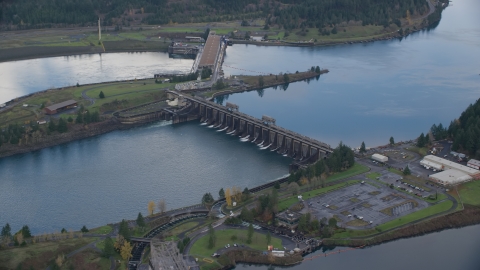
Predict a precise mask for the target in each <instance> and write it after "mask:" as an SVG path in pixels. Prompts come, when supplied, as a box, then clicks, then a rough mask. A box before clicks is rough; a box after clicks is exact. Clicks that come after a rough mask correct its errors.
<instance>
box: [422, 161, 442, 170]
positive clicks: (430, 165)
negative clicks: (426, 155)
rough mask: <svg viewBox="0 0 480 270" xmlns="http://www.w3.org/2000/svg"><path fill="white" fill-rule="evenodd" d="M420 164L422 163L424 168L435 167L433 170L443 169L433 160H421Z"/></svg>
mask: <svg viewBox="0 0 480 270" xmlns="http://www.w3.org/2000/svg"><path fill="white" fill-rule="evenodd" d="M420 165H422V166H423V167H425V168H426V169H430V168H431V169H435V170H438V171H441V170H443V166H442V165H441V164H438V163H435V162H430V161H428V160H421V161H420Z"/></svg>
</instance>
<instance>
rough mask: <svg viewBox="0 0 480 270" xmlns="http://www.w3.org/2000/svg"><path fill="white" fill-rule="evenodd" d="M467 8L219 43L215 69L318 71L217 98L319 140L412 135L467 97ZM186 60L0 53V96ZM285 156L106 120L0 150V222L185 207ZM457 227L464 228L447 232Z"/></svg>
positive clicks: (106, 218) (141, 72)
mask: <svg viewBox="0 0 480 270" xmlns="http://www.w3.org/2000/svg"><path fill="white" fill-rule="evenodd" d="M478 10H480V2H478V1H475V0H462V1H458V2H455V3H454V5H453V6H452V7H449V8H447V9H446V10H445V11H444V15H443V19H442V21H441V23H440V24H439V25H438V26H437V27H436V28H435V29H432V30H431V31H425V32H421V33H417V34H413V35H411V36H409V37H407V38H406V39H403V40H401V41H400V40H394V41H381V42H375V43H369V44H356V45H339V46H334V47H325V48H291V47H258V46H251V45H248V46H247V45H234V46H232V47H229V48H228V50H227V57H226V59H225V71H226V72H227V74H237V73H245V74H246V73H249V72H247V71H244V70H251V71H257V72H267V73H279V72H287V71H290V72H293V71H296V70H305V69H307V68H309V67H310V66H312V65H315V66H316V65H319V66H320V67H322V68H328V69H329V70H330V73H328V74H325V75H322V76H321V77H320V79H319V80H318V81H317V80H313V81H310V82H309V83H307V82H301V83H295V84H290V85H289V86H288V88H287V89H286V90H284V89H277V90H274V89H271V88H270V89H264V90H263V91H253V92H249V93H242V94H234V95H231V96H228V97H225V98H228V101H231V102H234V103H236V104H238V105H240V110H241V111H242V112H245V113H249V114H252V115H254V116H257V117H261V115H262V114H266V115H269V116H272V117H274V118H276V119H277V123H278V124H279V125H281V126H284V127H286V128H290V129H292V130H294V131H296V132H299V133H303V134H305V135H308V136H310V137H314V138H317V139H319V140H322V141H325V142H327V143H329V144H331V145H336V144H337V143H338V142H339V141H340V140H343V141H344V142H346V143H347V144H349V145H351V146H358V145H360V143H361V141H365V142H366V143H367V146H370V145H378V144H383V143H386V142H388V138H389V137H390V136H394V137H395V138H396V140H397V141H398V140H403V139H410V138H414V137H415V136H417V135H419V133H420V132H426V131H427V130H428V128H429V127H430V126H431V125H432V124H433V123H439V122H442V123H443V124H447V125H448V123H449V121H450V120H452V119H453V118H455V117H458V115H459V113H460V112H461V111H462V110H464V109H465V107H466V106H468V104H470V103H472V102H474V101H475V100H476V99H477V98H479V96H480V87H479V86H480V76H479V73H480V69H479V66H478V63H480V53H479V52H480V23H479V22H480V17H479V16H477V12H478ZM191 65H192V60H185V59H169V58H168V56H167V55H166V54H163V53H113V54H102V55H96V54H95V55H86V56H76V57H75V56H73V57H54V58H43V59H35V60H26V61H16V62H7V63H0V103H1V102H4V101H8V100H10V99H12V98H15V97H18V96H21V95H24V94H28V93H32V92H35V91H40V90H44V89H47V88H50V87H62V86H65V85H73V84H76V83H77V82H79V83H81V84H85V83H93V82H101V81H112V80H121V79H133V78H143V77H151V76H152V75H153V74H155V73H163V72H166V73H170V72H178V73H180V72H188V70H189V69H190V68H191ZM227 66H228V67H227ZM230 67H234V68H237V69H233V68H230ZM239 69H242V70H243V71H242V70H239ZM25 71H28V76H25V75H24V72H25ZM288 163H289V160H288V159H286V158H283V157H279V156H277V155H274V154H272V153H270V152H266V151H261V150H259V149H258V147H256V146H255V145H253V144H248V143H241V142H239V140H238V138H234V137H231V136H228V135H225V134H224V133H218V132H215V131H214V130H211V129H207V128H206V127H204V126H200V125H198V123H187V124H181V125H175V126H172V125H166V126H165V125H161V124H158V123H157V124H152V125H148V126H145V127H141V128H135V129H131V130H127V131H116V132H112V133H109V134H106V135H102V136H98V137H94V138H89V139H85V140H81V141H77V142H72V143H68V144H65V145H60V146H57V147H52V148H49V149H44V150H41V151H36V152H33V153H29V154H24V155H17V156H14V157H9V158H4V159H0V207H1V209H2V210H1V211H0V224H4V223H6V222H9V223H10V224H11V225H12V227H13V230H17V229H19V228H20V227H21V226H22V225H24V224H28V225H29V226H30V228H31V229H32V231H33V232H34V233H43V232H52V231H54V230H60V229H61V228H66V229H70V228H71V229H79V228H80V227H81V226H82V225H87V227H94V226H100V225H102V224H105V223H108V222H116V221H119V220H121V219H122V218H128V219H134V218H135V217H136V214H137V213H138V212H139V211H142V212H143V213H144V214H145V213H146V210H147V203H148V201H149V200H154V201H158V200H160V199H162V198H163V199H165V200H166V201H167V205H168V208H172V207H181V206H187V205H190V204H194V203H198V202H199V201H200V198H201V196H202V195H203V194H204V193H205V192H211V193H212V194H214V196H215V197H216V196H217V192H218V190H219V189H220V188H221V187H224V188H225V187H230V186H232V185H236V186H239V187H241V188H243V187H245V186H248V187H253V186H257V185H259V184H263V183H265V182H268V181H271V180H273V179H275V178H278V177H281V176H283V175H285V174H286V173H287V171H288V167H287V164H288ZM472 228H478V227H472ZM459 231H464V229H462V230H455V231H454V232H459ZM433 235H437V234H433ZM427 237H431V236H427ZM467 238H468V237H467ZM415 239H417V238H415ZM418 239H425V238H424V237H420V238H418ZM402 241H410V240H402ZM415 241H417V240H415ZM418 241H421V240H418ZM395 243H397V242H394V243H392V244H395ZM399 243H400V242H399ZM389 245H390V244H389ZM382 246H383V245H382ZM380 250H381V249H380ZM367 251H368V249H367ZM367 251H364V250H362V251H359V252H367ZM398 252H400V251H398ZM352 254H354V253H352ZM431 259H432V260H433V259H436V258H435V257H431ZM305 265H307V264H305ZM457 269H461V268H457Z"/></svg>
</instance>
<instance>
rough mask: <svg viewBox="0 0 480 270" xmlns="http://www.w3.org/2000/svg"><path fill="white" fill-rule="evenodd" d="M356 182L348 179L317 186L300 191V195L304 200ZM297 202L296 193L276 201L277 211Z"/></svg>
mask: <svg viewBox="0 0 480 270" xmlns="http://www.w3.org/2000/svg"><path fill="white" fill-rule="evenodd" d="M358 183H360V181H358V180H350V181H348V182H346V183H340V184H336V185H333V186H329V187H325V188H319V189H315V190H312V191H307V192H304V193H302V194H301V195H302V197H303V199H304V200H306V199H310V198H313V197H316V196H319V195H323V194H325V193H328V192H331V191H334V190H337V189H340V188H344V187H346V186H350V185H355V184H358ZM297 202H298V198H297V195H295V196H292V197H289V198H287V199H284V200H281V201H280V202H279V203H278V211H279V212H282V211H284V210H286V209H288V208H289V207H290V206H292V205H294V204H295V203H297Z"/></svg>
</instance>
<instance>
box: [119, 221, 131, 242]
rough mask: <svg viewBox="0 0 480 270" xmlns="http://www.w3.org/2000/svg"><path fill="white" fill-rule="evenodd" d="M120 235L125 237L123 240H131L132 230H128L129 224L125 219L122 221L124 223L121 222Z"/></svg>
mask: <svg viewBox="0 0 480 270" xmlns="http://www.w3.org/2000/svg"><path fill="white" fill-rule="evenodd" d="M118 234H119V235H121V236H123V238H125V239H127V240H129V239H130V229H129V228H128V223H127V221H126V220H125V219H122V221H121V222H120V226H119V229H118Z"/></svg>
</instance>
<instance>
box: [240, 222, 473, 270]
mask: <svg viewBox="0 0 480 270" xmlns="http://www.w3.org/2000/svg"><path fill="white" fill-rule="evenodd" d="M479 231H480V225H476V226H470V227H465V228H462V229H452V230H447V231H441V232H437V233H432V234H428V235H424V236H421V237H415V238H409V239H401V240H397V241H393V242H389V243H386V244H382V245H379V246H373V247H369V248H365V249H354V250H346V249H347V248H345V247H337V248H334V249H333V250H319V251H317V252H315V253H313V254H311V255H308V256H307V257H306V258H311V257H316V256H318V257H316V259H313V260H310V261H305V262H303V263H302V264H300V265H296V266H293V267H268V266H262V265H245V264H242V265H239V266H237V267H236V268H235V269H242V270H263V269H265V270H266V269H268V270H271V269H291V270H307V269H309V270H310V269H328V270H330V269H362V270H364V269H388V270H405V269H438V270H451V269H459V270H460V269H461V270H478V269H479V268H480V257H479V256H478V251H479V250H480V234H479V233H478V232H479ZM340 250H342V251H344V252H341V253H337V254H331V253H332V252H338V251H340ZM325 253H326V254H331V255H328V256H326V257H324V256H323V255H324V254H325Z"/></svg>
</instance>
